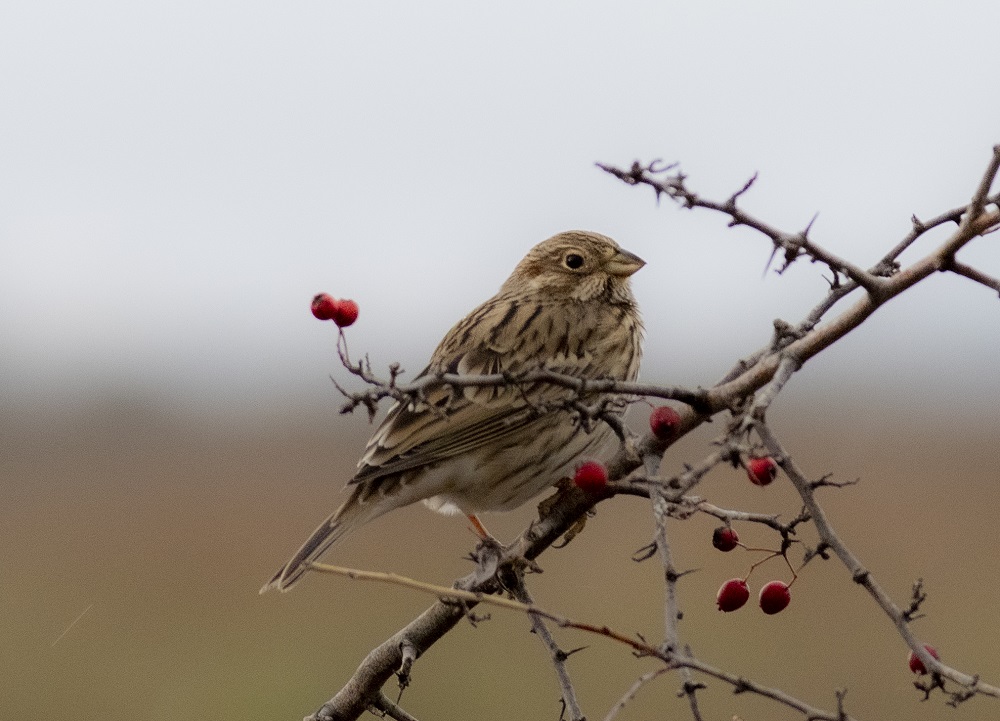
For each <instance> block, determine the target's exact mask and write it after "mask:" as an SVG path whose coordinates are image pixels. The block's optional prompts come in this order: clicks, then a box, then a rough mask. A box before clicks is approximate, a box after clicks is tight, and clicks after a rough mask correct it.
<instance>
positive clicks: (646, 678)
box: [604, 666, 670, 721]
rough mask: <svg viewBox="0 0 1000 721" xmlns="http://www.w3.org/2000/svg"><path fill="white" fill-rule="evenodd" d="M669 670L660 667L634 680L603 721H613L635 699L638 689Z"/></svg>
mask: <svg viewBox="0 0 1000 721" xmlns="http://www.w3.org/2000/svg"><path fill="white" fill-rule="evenodd" d="M669 670H670V669H669V668H667V667H666V666H662V667H660V668H655V669H653V670H652V671H647V672H646V673H644V674H643V675H642V676H640V677H639V678H638V679H636V682H635V683H634V684H632V685H631V686H630V687H629V689H628V691H626V692H625V694H624V695H623V696H622V697H621V698H620V699H618V701H617V702H616V703H615V705H614V706H612V707H611V710H610V711H608V713H607V715H606V716H605V717H604V721H614V718H615V717H616V716H617V715H618V714H620V713H621V712H622V710H623V709H624V708H625V707H626V706H627V705H628V703H629V701H631V700H632V699H634V698H635V697H636V694H638V693H639V689H641V688H642V687H643V686H645V685H646V684H647V683H649V682H650V681H652V680H653V679H655V678H657V677H659V676H662V675H663V674H665V673H667V672H668V671H669Z"/></svg>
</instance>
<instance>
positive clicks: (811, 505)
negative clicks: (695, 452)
mask: <svg viewBox="0 0 1000 721" xmlns="http://www.w3.org/2000/svg"><path fill="white" fill-rule="evenodd" d="M754 428H755V431H756V432H757V433H758V435H760V438H761V440H762V441H763V442H764V445H765V446H766V447H767V450H768V452H769V453H770V454H771V455H772V457H774V458H776V459H777V460H778V463H779V464H780V465H781V469H782V470H783V471H784V472H785V474H786V475H787V476H788V477H789V479H791V481H792V484H793V485H794V486H795V490H796V491H798V493H799V496H800V497H801V498H802V502H803V504H804V505H805V507H806V509H807V510H808V512H809V514H810V516H812V521H813V523H814V524H815V526H816V530H817V532H818V533H819V537H820V539H821V541H822V542H823V544H824V545H825V546H826V547H827V548H829V549H830V550H831V551H833V552H834V554H836V556H837V558H839V559H840V561H841V563H843V564H844V566H845V567H846V568H847V570H848V571H849V572H850V574H851V579H852V580H853V581H854V582H855V583H857V584H859V585H861V586H862V587H863V588H864V589H865V590H866V591H868V593H869V595H871V597H872V598H873V599H874V600H875V602H876V603H877V604H878V606H879V608H881V609H882V611H883V612H884V613H885V615H886V616H888V617H889V619H890V620H891V621H892V623H893V625H894V626H895V627H896V631H897V632H898V633H899V635H900V636H902V638H903V640H904V641H905V642H906V645H907V646H909V647H910V649H911V650H913V652H914V653H916V654H917V656H918V657H919V658H920V660H921V661H923V663H924V667H925V668H927V669H928V670H930V671H931V672H932V673H937V674H940V675H941V676H943V677H945V678H947V679H950V680H952V681H954V682H955V683H958V684H960V685H962V686H964V687H966V688H968V689H975V691H976V692H977V693H981V694H983V695H986V696H993V697H996V698H1000V687H997V686H992V685H989V684H986V683H983V682H982V681H981V680H980V677H979V675H978V674H977V675H975V676H970V675H969V674H965V673H962V672H961V671H958V670H956V669H954V668H951V667H949V666H945V665H944V664H942V663H941V662H940V661H938V660H937V659H933V658H931V657H930V654H928V653H927V651H926V650H925V649H924V647H923V644H922V643H920V642H919V641H918V640H917V638H916V637H915V636H914V635H913V634H912V633H911V632H910V627H909V618H908V615H907V614H906V613H905V612H904V611H903V610H901V609H900V608H899V606H897V605H896V604H895V602H894V601H893V600H892V598H891V597H890V596H889V594H888V593H886V592H885V590H884V589H883V588H882V586H881V585H880V584H879V583H878V582H877V581H876V580H875V578H874V576H873V575H872V573H871V572H870V571H869V570H868V569H867V568H865V566H864V565H863V564H862V563H861V560H860V559H859V558H858V557H857V556H855V555H854V553H853V552H852V551H851V550H850V549H849V548H848V547H847V544H845V543H844V541H843V540H842V539H841V538H840V536H839V535H838V534H837V532H836V531H835V530H834V528H833V526H832V525H831V524H830V521H829V520H828V519H827V517H826V513H825V512H824V511H823V509H822V507H821V506H820V505H819V503H817V502H816V498H815V494H814V489H813V484H812V483H811V482H810V481H809V479H808V478H806V476H805V474H804V473H803V472H802V470H801V469H800V468H799V466H798V465H797V464H796V463H795V461H794V460H793V459H792V458H791V456H790V455H789V454H788V452H787V451H786V450H785V449H784V447H783V446H782V445H781V443H780V442H779V441H778V439H777V437H775V435H774V433H773V432H772V431H771V429H770V428H769V427H768V425H767V424H766V423H763V422H760V423H757V424H756V425H755V427H754Z"/></svg>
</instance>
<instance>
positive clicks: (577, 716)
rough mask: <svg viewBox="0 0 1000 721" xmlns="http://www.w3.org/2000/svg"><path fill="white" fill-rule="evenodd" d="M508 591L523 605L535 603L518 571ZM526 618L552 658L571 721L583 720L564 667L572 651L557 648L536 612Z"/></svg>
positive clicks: (550, 633) (574, 692) (578, 703)
mask: <svg viewBox="0 0 1000 721" xmlns="http://www.w3.org/2000/svg"><path fill="white" fill-rule="evenodd" d="M510 592H511V594H512V595H513V596H514V599H515V600H517V601H519V602H520V603H522V604H524V605H525V606H534V605H535V602H534V600H533V599H532V598H531V594H530V593H529V592H528V588H527V587H526V586H525V585H524V575H523V574H520V573H519V574H517V575H516V582H515V584H514V585H513V587H511V588H510ZM528 618H529V619H530V620H531V630H532V631H533V632H534V633H535V635H537V636H538V638H540V639H541V641H542V643H543V644H544V645H545V648H546V649H547V650H548V652H549V656H550V657H551V658H552V665H553V666H554V667H555V670H556V677H557V678H558V679H559V688H560V690H561V691H562V699H563V703H564V704H565V706H566V712H567V713H569V717H570V719H571V720H572V721H584V715H583V712H582V711H581V710H580V702H579V701H578V700H577V698H576V689H574V688H573V682H572V681H571V680H570V678H569V671H567V669H566V659H567V658H569V655H570V653H572V652H570V653H567V652H566V651H563V650H562V649H561V648H559V644H557V643H556V640H555V639H554V638H553V637H552V632H551V631H549V627H548V626H546V625H545V622H544V621H543V620H542V618H541V617H540V616H539V615H538V614H535V613H529V614H528Z"/></svg>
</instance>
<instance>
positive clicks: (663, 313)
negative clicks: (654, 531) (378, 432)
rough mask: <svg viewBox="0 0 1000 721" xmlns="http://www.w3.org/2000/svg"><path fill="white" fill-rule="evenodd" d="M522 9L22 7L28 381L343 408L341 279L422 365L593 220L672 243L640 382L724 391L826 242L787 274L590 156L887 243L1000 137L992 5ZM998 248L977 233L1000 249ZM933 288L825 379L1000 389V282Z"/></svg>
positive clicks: (16, 248)
mask: <svg viewBox="0 0 1000 721" xmlns="http://www.w3.org/2000/svg"><path fill="white" fill-rule="evenodd" d="M499 7H500V6H498V5H497V4H493V3H491V4H486V3H469V2H456V3H440V2H421V3H385V2H369V3H343V2H336V1H334V0H325V1H323V2H285V3H273V2H246V1H243V2H212V1H206V0H198V2H186V1H183V0H169V1H163V2H155V1H146V2H101V1H100V0H94V1H92V2H87V3H70V2H45V1H44V0H33V1H32V2H27V1H22V2H13V3H10V2H8V3H4V5H3V7H2V9H0V338H2V343H0V374H2V381H0V382H2V383H3V388H4V394H5V395H8V397H10V398H14V399H18V400H21V401H24V400H28V399H32V398H37V397H39V396H41V395H47V396H48V397H50V398H57V399H82V398H89V397H91V396H94V395H100V394H103V393H107V392H109V391H110V392H115V393H125V394H128V393H159V394H163V395H168V396H169V397H171V398H173V399H174V400H175V401H176V402H179V403H188V404H192V405H201V406H205V407H211V408H221V409H226V408H235V407H240V408H245V409H253V408H254V407H257V406H260V405H262V404H266V403H270V402H273V401H274V400H275V399H279V398H300V397H301V398H316V397H319V398H321V399H323V402H326V399H327V398H328V397H329V398H331V399H332V398H333V395H332V394H331V393H330V387H329V381H328V378H327V376H328V374H329V373H331V372H335V371H336V362H335V359H334V357H333V355H332V351H333V335H334V334H333V330H332V327H331V326H329V325H324V324H321V323H319V322H318V321H315V320H314V319H313V318H312V317H311V316H310V314H309V311H308V305H309V300H310V298H311V296H312V295H313V294H314V293H316V292H318V291H328V292H330V293H332V294H333V295H335V296H341V297H351V298H354V299H355V300H357V302H358V303H359V304H360V306H361V316H360V319H359V321H358V323H357V324H356V325H355V326H354V327H353V328H351V329H350V341H351V345H352V349H353V350H354V351H355V352H363V351H368V352H369V353H370V354H371V356H372V360H373V362H374V363H376V365H381V366H383V367H384V365H385V364H387V363H388V362H389V361H391V360H394V359H399V360H401V361H402V362H403V365H404V366H405V367H407V368H409V369H411V370H413V371H416V370H419V368H421V367H422V366H423V363H424V361H425V359H426V357H427V355H428V354H429V353H430V351H431V350H432V349H433V347H434V346H435V345H436V343H437V341H438V339H439V338H440V337H441V335H442V334H443V333H444V332H445V331H446V330H447V329H448V328H449V327H450V326H451V325H452V324H453V323H454V322H455V321H456V320H458V319H459V318H460V317H461V316H462V315H464V314H465V313H466V312H467V311H468V310H470V309H471V308H472V307H473V306H475V305H476V304H478V303H479V302H481V301H482V300H484V299H485V298H486V297H488V296H489V295H491V294H492V293H493V292H495V290H496V289H497V287H498V286H499V285H500V284H501V283H502V282H503V280H504V279H505V278H506V276H507V275H508V274H509V272H510V270H511V269H512V268H513V266H514V265H515V263H516V262H517V261H518V260H519V259H520V258H521V256H522V255H523V254H524V253H525V251H526V250H527V249H528V248H529V247H531V246H532V245H534V244H535V243H536V242H538V241H540V240H542V239H544V238H546V237H548V236H549V235H552V234H553V233H556V232H558V231H560V230H565V229H570V228H585V229H591V230H597V231H600V232H604V233H606V234H609V235H611V236H613V237H615V238H616V239H617V240H618V241H619V242H620V243H621V244H622V245H623V246H625V247H626V248H628V249H629V250H631V251H633V252H635V253H637V254H638V255H640V256H642V257H643V258H645V259H646V260H647V262H648V265H647V267H646V268H645V269H643V270H642V271H641V272H640V273H639V274H637V275H636V276H635V287H636V294H637V296H638V298H639V300H640V302H641V304H642V306H643V309H644V311H645V317H646V321H647V330H648V340H647V364H646V366H645V369H644V377H645V378H646V379H648V380H655V381H662V382H670V383H685V384H692V385H693V384H698V383H701V384H707V383H711V382H713V381H714V380H715V379H716V377H717V376H718V375H720V374H721V373H722V372H724V371H725V370H726V369H727V368H728V367H729V366H730V365H731V364H732V362H733V361H734V360H735V359H736V358H738V357H739V356H741V355H744V354H746V353H747V352H749V351H751V350H753V349H754V348H756V347H758V346H759V345H761V344H762V343H763V342H765V341H766V339H767V337H768V334H769V330H770V323H771V321H772V320H773V319H774V318H775V317H779V316H780V317H783V318H785V319H787V320H789V321H796V320H798V319H799V318H800V317H801V315H802V314H803V313H804V312H805V311H806V310H807V309H808V308H810V307H811V306H812V305H813V304H814V303H815V302H816V301H817V300H818V299H819V298H820V297H821V295H822V293H823V289H824V282H823V281H822V279H821V271H822V268H820V267H817V266H812V265H807V264H805V263H802V264H800V265H799V266H796V267H794V268H793V269H792V271H790V272H789V273H787V274H786V275H785V276H782V277H778V276H776V275H774V274H769V275H768V276H767V277H766V278H765V277H763V275H762V273H763V270H764V265H765V262H766V260H767V257H768V255H769V250H770V249H769V247H768V246H767V245H766V243H765V241H764V240H763V239H761V238H758V237H755V236H753V235H752V234H750V233H748V232H746V231H735V230H729V229H727V228H726V227H725V224H724V223H723V222H722V221H721V220H720V218H717V217H713V216H711V215H709V214H707V213H700V212H699V213H691V212H685V211H680V210H677V209H676V208H674V207H673V206H672V205H671V204H670V203H669V202H663V203H661V205H660V207H657V206H656V204H655V202H654V201H653V198H652V195H651V193H648V192H644V191H642V189H635V188H627V187H625V186H624V185H622V184H621V183H620V182H618V181H616V180H614V179H613V178H611V177H610V176H608V175H606V174H604V173H602V172H601V171H599V170H598V169H596V168H595V167H594V162H595V161H602V162H608V163H616V164H623V165H627V164H629V163H630V162H631V161H632V160H634V159H636V158H641V159H643V160H649V159H653V158H663V159H666V160H670V161H680V162H681V163H682V165H683V168H684V169H685V170H686V172H687V173H688V174H689V176H690V183H691V187H692V188H693V189H695V190H696V191H698V192H701V193H703V194H706V195H709V196H714V197H718V198H720V199H721V198H724V197H725V196H727V195H729V194H730V193H731V192H732V191H733V190H735V189H736V188H738V187H739V186H740V185H742V183H743V182H744V181H745V180H746V179H747V178H748V177H749V176H750V175H751V174H752V173H754V172H759V174H760V177H759V181H758V183H757V185H756V186H755V188H754V189H753V190H752V191H751V192H750V193H749V194H748V195H747V196H746V198H745V202H744V205H745V207H747V208H748V209H749V210H751V211H752V212H755V213H757V214H758V215H760V216H761V217H763V218H765V219H767V220H768V221H770V222H772V223H774V224H777V225H780V226H782V227H784V228H787V229H789V230H797V229H799V228H801V227H803V226H804V225H805V224H806V223H807V222H808V221H809V219H810V217H812V215H813V214H814V213H816V212H819V218H818V220H817V222H816V224H815V226H814V230H813V237H814V238H815V239H816V240H817V241H819V242H821V243H824V244H826V245H827V246H828V247H829V248H830V249H832V250H833V251H834V252H836V253H838V254H841V255H843V256H846V257H848V258H851V259H853V260H854V261H856V262H857V263H860V264H862V265H867V264H870V263H871V262H872V261H874V260H875V259H876V258H877V257H878V256H880V255H881V254H882V253H883V252H884V251H885V250H886V249H887V248H888V247H890V246H891V245H892V244H894V243H895V242H896V241H897V240H898V239H899V238H900V237H901V236H902V235H904V234H905V233H906V232H907V230H908V228H909V218H910V215H911V214H913V213H916V214H918V215H921V216H925V217H928V216H931V215H935V214H937V213H939V212H941V211H943V210H947V209H949V208H951V207H954V206H956V205H960V204H962V203H964V202H966V201H967V200H968V197H969V195H970V194H971V192H972V190H973V189H974V187H975V185H976V183H977V182H978V180H979V177H980V175H981V173H982V171H983V169H984V168H985V166H986V163H987V161H988V159H989V156H990V149H991V146H992V145H993V144H995V143H1000V95H998V94H997V93H996V82H997V74H996V73H997V67H998V57H1000V56H998V51H997V35H996V33H997V27H998V21H1000V5H997V4H996V3H995V2H981V3H963V2H949V3H947V4H945V3H913V2H880V3H871V2H838V3H814V2H746V1H745V0H739V1H733V2H705V3H680V2H665V1H662V0H661V1H659V2H643V3H639V2H636V3H614V4H611V3H585V2H544V3H537V2H531V3H503V4H502V9H497V8H499ZM997 243H998V239H997V237H996V236H993V237H991V238H989V239H987V240H985V241H982V242H979V243H978V244H977V247H976V248H974V249H972V252H969V253H967V254H966V258H967V259H968V260H969V261H971V262H976V263H979V264H981V265H982V267H983V268H984V269H985V270H987V271H988V272H991V273H992V274H997V273H1000V250H998V248H997ZM917 250H918V251H919V248H918V249H917ZM906 257H913V255H912V254H911V255H908V256H906ZM926 285H927V287H926V288H922V289H919V290H917V291H916V292H913V293H909V294H907V297H904V298H903V299H900V300H897V301H895V302H894V303H893V304H892V306H890V307H888V308H885V309H884V310H882V311H880V312H879V313H878V314H877V315H876V316H875V318H873V319H872V322H871V323H870V324H868V325H867V326H866V327H865V328H864V329H862V330H861V331H859V332H858V333H857V337H856V338H854V337H852V338H851V339H849V340H848V341H845V342H844V343H843V344H842V346H841V347H838V348H835V349H833V350H832V351H831V352H829V353H827V354H824V356H823V357H822V358H820V359H817V361H816V362H815V363H813V364H811V368H809V369H807V371H808V372H809V375H808V378H809V379H810V380H812V381H813V382H816V383H827V384H831V385H832V384H834V383H843V382H844V379H845V378H850V381H849V382H850V383H851V388H852V389H866V388H869V389H870V388H874V387H879V388H885V387H886V386H888V387H889V388H890V389H891V392H892V393H905V392H906V389H905V386H902V385H901V384H908V385H912V386H915V385H916V384H920V385H921V386H924V389H923V390H922V391H921V392H922V393H934V392H945V393H947V392H950V390H949V389H951V388H953V387H955V388H959V387H960V388H965V391H964V392H965V393H967V394H969V395H970V399H971V400H972V401H975V399H976V398H979V399H981V401H982V402H984V403H986V402H988V403H990V404H991V405H992V404H993V403H994V402H995V397H996V395H995V393H994V394H991V393H989V392H986V393H984V392H983V391H984V389H985V390H986V391H1000V381H998V380H997V374H996V372H995V361H996V353H997V351H998V350H1000V316H998V311H1000V308H998V305H997V299H996V298H995V296H993V295H992V294H991V293H990V292H989V291H987V290H986V289H984V288H982V287H978V286H974V285H973V284H971V283H969V282H967V281H964V282H963V281H959V280H955V279H949V278H945V277H941V278H934V279H931V281H930V282H928V283H927V284H926ZM813 368H814V369H815V370H813ZM956 377H957V382H956V381H953V380H952V379H954V378H956ZM984 384H985V385H984ZM328 394H329V396H328ZM982 399H986V400H982Z"/></svg>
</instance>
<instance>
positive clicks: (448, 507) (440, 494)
mask: <svg viewBox="0 0 1000 721" xmlns="http://www.w3.org/2000/svg"><path fill="white" fill-rule="evenodd" d="M643 265H645V262H644V261H643V260H641V259H640V258H638V257H636V256H635V255H633V254H632V253H629V252H628V251H626V250H622V249H621V248H620V247H619V246H618V244H617V243H615V241H613V240H611V238H608V237H605V236H603V235H599V234H597V233H590V232H585V231H579V230H575V231H569V232H566V233H560V234H558V235H556V236H553V237H551V238H549V239H548V240H546V241H543V242H541V243H539V244H538V245H536V246H535V247H534V248H532V249H531V250H530V251H529V252H528V254H527V255H526V256H525V257H524V259H523V260H522V261H521V262H520V263H518V265H517V267H516V268H515V269H514V272H513V273H512V274H511V276H510V278H508V279H507V281H506V282H505V283H504V284H503V286H501V288H500V291H499V292H498V293H497V294H496V295H495V296H493V297H492V298H490V299H489V300H488V301H486V302H485V303H483V304H482V305H480V306H479V307H478V308H476V309H475V310H473V311H472V312H471V313H469V315H467V316H466V317H465V318H463V319H462V320H461V321H459V322H458V324H457V325H455V327H454V328H452V329H451V330H450V331H448V334H447V335H445V337H444V339H443V340H442V341H441V343H440V345H438V347H437V349H436V350H435V351H434V354H433V355H432V356H431V361H430V364H429V365H428V367H427V368H426V369H425V370H424V371H423V373H421V374H420V375H421V376H423V375H426V374H428V373H440V372H445V373H460V374H466V375H486V374H494V373H500V372H508V373H513V374H518V373H524V372H528V371H532V370H537V369H539V368H545V369H549V370H552V371H556V372H558V373H564V374H567V375H572V376H576V377H579V378H591V379H596V378H616V379H622V380H634V379H635V377H636V375H637V374H638V372H639V360H640V357H641V354H642V348H641V343H642V319H641V318H640V315H639V309H638V306H637V305H636V302H635V298H634V297H633V295H632V289H631V285H630V282H629V276H631V275H632V274H633V273H635V272H636V271H637V270H639V269H640V268H641V267H642V266H643ZM572 393H573V391H571V390H568V389H565V388H561V387H558V386H555V385H552V384H547V383H537V384H532V385H531V386H529V387H527V388H525V387H523V386H521V387H518V388H512V387H502V386H493V387H485V386H484V387H466V388H461V389H454V390H452V389H449V388H447V387H445V388H440V389H438V390H436V391H434V392H431V393H429V394H428V397H427V401H426V402H425V403H419V404H413V403H410V404H401V403H397V404H396V405H395V406H393V407H392V409H390V411H389V414H388V415H387V416H386V418H385V420H384V421H382V424H381V425H380V426H379V427H378V429H377V430H376V431H375V434H374V435H373V436H372V438H371V440H370V441H368V446H367V448H366V450H365V453H364V455H363V456H362V457H361V460H360V461H359V462H358V472H357V474H356V475H355V476H354V478H353V479H352V480H351V481H350V483H348V488H350V489H352V490H351V495H350V497H349V498H348V499H347V500H346V501H345V502H344V504H343V505H341V506H340V508H338V509H337V510H336V511H335V512H334V513H333V515H331V516H330V517H329V518H327V519H326V520H325V521H323V523H322V524H321V525H320V527H319V528H317V529H316V531H315V532H314V533H313V534H312V536H310V537H309V540H307V541H306V542H305V543H304V544H303V545H302V547H301V548H300V549H299V550H298V551H297V552H296V553H295V555H294V556H292V558H291V560H289V561H288V563H286V564H285V565H284V566H283V567H282V568H281V570H279V571H278V572H277V573H276V574H275V575H274V578H272V579H271V580H270V581H269V582H268V583H267V584H265V585H264V587H263V588H262V589H261V592H262V593H263V592H264V591H266V590H267V589H269V588H277V589H280V590H282V591H286V590H288V589H289V588H291V587H292V586H293V585H294V584H295V583H296V582H297V581H298V580H299V579H300V578H301V577H302V574H303V573H305V572H306V571H307V570H308V568H309V564H310V563H311V562H312V561H315V560H316V559H317V558H319V556H320V555H321V554H323V553H324V552H325V551H326V550H327V549H328V548H329V547H330V546H331V545H332V544H333V543H334V542H336V541H337V540H338V539H340V538H343V537H344V536H345V535H346V534H347V533H348V532H350V531H351V530H353V529H354V528H357V527H358V526H360V525H361V524H363V523H367V522H368V521H371V520H372V519H374V518H377V517H378V516H381V515H382V514H384V513H387V512H389V511H391V510H393V509H395V508H401V507H402V506H406V505H409V504H411V503H415V502H416V501H423V502H424V503H425V504H427V506H429V507H430V508H432V509H434V510H437V511H441V512H445V513H451V512H456V511H460V512H462V513H465V514H467V515H469V516H470V518H471V520H472V521H473V523H474V524H476V526H477V528H478V529H480V532H483V531H482V526H481V525H480V524H479V522H478V519H476V517H475V514H477V513H481V512H484V511H506V510H511V509H513V508H516V507H517V506H520V505H521V504H523V503H525V502H527V501H528V500H530V499H531V498H532V497H534V496H536V495H537V494H538V493H540V492H541V491H542V490H543V489H545V488H546V487H547V486H550V485H552V484H553V483H555V482H557V481H558V480H559V479H560V478H562V477H563V476H566V475H570V473H571V471H572V467H573V465H574V463H575V462H576V461H577V459H579V458H580V457H581V456H584V455H586V456H590V457H594V456H597V455H599V454H600V453H601V450H602V448H603V447H605V446H607V445H608V442H609V441H610V440H612V439H613V438H614V433H613V431H612V430H611V428H610V427H609V426H608V425H607V424H606V423H598V424H596V425H595V426H594V427H593V428H592V429H591V430H590V432H589V433H588V432H587V431H586V430H585V429H584V428H582V426H581V424H580V422H579V418H577V417H574V415H573V414H572V413H571V412H570V411H568V410H567V409H566V408H565V407H560V406H561V405H562V403H561V402H562V401H565V400H567V399H569V398H571V397H572ZM432 406H434V407H433V408H432Z"/></svg>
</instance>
